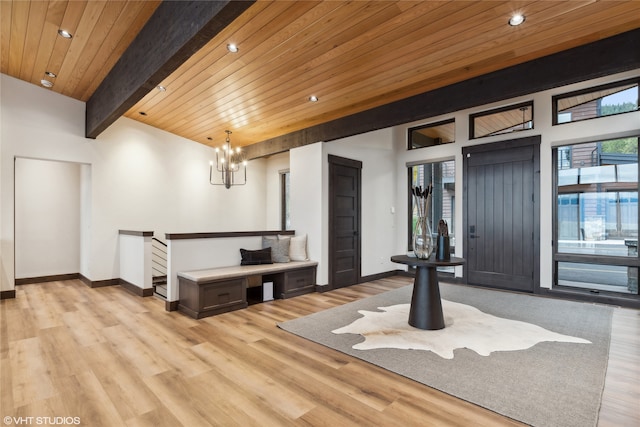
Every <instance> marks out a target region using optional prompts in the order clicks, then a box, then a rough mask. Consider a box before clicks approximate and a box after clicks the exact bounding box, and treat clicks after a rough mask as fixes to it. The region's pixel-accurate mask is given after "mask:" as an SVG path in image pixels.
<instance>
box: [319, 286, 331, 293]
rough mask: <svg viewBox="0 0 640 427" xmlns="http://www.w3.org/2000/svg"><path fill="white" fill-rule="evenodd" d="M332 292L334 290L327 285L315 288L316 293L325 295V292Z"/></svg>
mask: <svg viewBox="0 0 640 427" xmlns="http://www.w3.org/2000/svg"><path fill="white" fill-rule="evenodd" d="M330 290H332V288H331V286H329V284H326V285H316V287H315V291H316V292H320V293H323V292H329V291H330Z"/></svg>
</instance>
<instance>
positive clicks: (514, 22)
mask: <svg viewBox="0 0 640 427" xmlns="http://www.w3.org/2000/svg"><path fill="white" fill-rule="evenodd" d="M524 20H525V17H524V15H523V14H521V13H516V14H515V15H513V16H512V17H511V19H509V25H511V26H512V27H515V26H518V25H520V24H522V23H523V22H524Z"/></svg>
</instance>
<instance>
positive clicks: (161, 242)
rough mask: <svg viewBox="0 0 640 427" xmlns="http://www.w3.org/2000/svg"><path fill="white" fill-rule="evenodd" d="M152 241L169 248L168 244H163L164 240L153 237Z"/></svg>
mask: <svg viewBox="0 0 640 427" xmlns="http://www.w3.org/2000/svg"><path fill="white" fill-rule="evenodd" d="M151 240H155V241H156V242H158V243H160V244H161V245H162V246H164V247H165V248H166V247H167V244H166V243H165V242H163V241H162V240H160V239H158V238H156V237H152V238H151Z"/></svg>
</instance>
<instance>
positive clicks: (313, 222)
mask: <svg viewBox="0 0 640 427" xmlns="http://www.w3.org/2000/svg"><path fill="white" fill-rule="evenodd" d="M289 156H290V171H291V206H290V209H291V227H292V228H293V229H294V230H295V231H296V235H302V234H306V235H307V251H308V252H307V256H308V257H309V259H311V260H314V261H317V262H318V270H317V276H316V282H317V283H318V284H319V285H326V284H327V283H328V271H327V266H328V263H327V250H328V249H327V248H328V245H327V242H326V235H327V233H326V228H324V227H323V224H326V219H327V216H326V213H325V210H326V209H323V197H322V195H323V194H326V189H324V187H323V183H324V182H325V181H326V180H325V176H324V175H323V160H324V159H323V155H322V143H321V142H318V143H315V144H310V145H305V146H303V147H298V148H294V149H292V150H291V151H290V152H289ZM324 206H325V207H326V204H325V205H324Z"/></svg>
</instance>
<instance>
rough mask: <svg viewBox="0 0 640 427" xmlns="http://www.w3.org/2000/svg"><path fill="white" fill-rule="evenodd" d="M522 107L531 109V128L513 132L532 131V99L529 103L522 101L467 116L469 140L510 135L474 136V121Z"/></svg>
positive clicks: (533, 112) (533, 117)
mask: <svg viewBox="0 0 640 427" xmlns="http://www.w3.org/2000/svg"><path fill="white" fill-rule="evenodd" d="M522 107H529V108H531V127H530V128H528V129H522V130H517V131H515V132H523V131H526V130H533V129H534V128H535V109H534V108H533V107H534V105H533V99H532V100H530V101H524V102H520V103H517V104H511V105H506V106H504V107H499V108H494V109H492V110H485V111H480V112H478V113H473V114H469V139H470V140H471V139H481V138H489V137H492V136H500V135H510V134H512V133H500V134H492V135H484V136H475V130H476V129H475V127H476V126H475V119H477V118H478V117H484V116H489V115H491V114H498V113H502V112H504V111H509V110H516V109H520V108H522Z"/></svg>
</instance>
